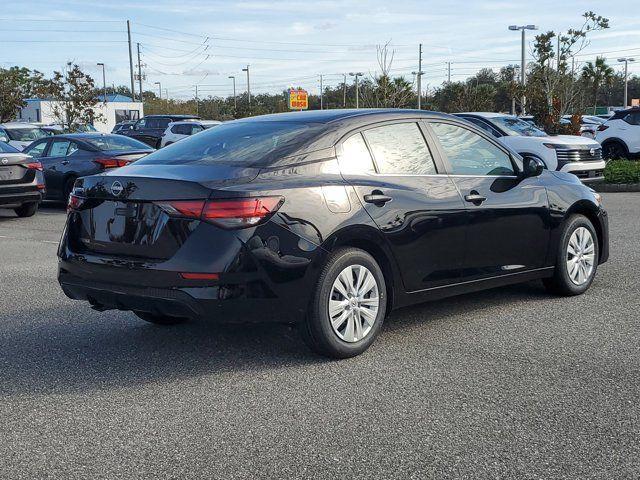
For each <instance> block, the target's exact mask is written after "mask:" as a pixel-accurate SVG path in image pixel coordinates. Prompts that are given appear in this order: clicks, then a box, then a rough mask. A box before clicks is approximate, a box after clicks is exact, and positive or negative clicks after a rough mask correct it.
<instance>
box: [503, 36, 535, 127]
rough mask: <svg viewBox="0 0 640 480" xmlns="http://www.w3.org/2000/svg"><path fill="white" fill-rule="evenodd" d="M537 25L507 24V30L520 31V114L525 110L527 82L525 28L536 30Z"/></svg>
mask: <svg viewBox="0 0 640 480" xmlns="http://www.w3.org/2000/svg"><path fill="white" fill-rule="evenodd" d="M537 29H538V27H537V26H535V25H509V30H512V31H517V30H521V31H522V52H521V53H522V55H521V65H520V83H521V84H522V113H521V114H522V115H524V114H525V112H526V104H527V97H526V95H525V93H524V86H525V84H526V83H527V64H526V58H525V48H526V40H525V30H537Z"/></svg>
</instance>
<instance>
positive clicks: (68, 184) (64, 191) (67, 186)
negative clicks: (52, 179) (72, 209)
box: [62, 177, 76, 203]
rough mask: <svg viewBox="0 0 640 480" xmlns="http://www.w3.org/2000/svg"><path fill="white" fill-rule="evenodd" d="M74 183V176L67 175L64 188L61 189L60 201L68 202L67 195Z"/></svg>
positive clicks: (69, 193)
mask: <svg viewBox="0 0 640 480" xmlns="http://www.w3.org/2000/svg"><path fill="white" fill-rule="evenodd" d="M75 183H76V177H69V178H67V179H66V180H65V181H64V188H63V189H62V201H63V202H65V203H68V202H69V196H70V195H71V191H72V190H73V185H74V184H75Z"/></svg>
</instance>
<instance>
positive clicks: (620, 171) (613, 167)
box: [604, 160, 640, 183]
mask: <svg viewBox="0 0 640 480" xmlns="http://www.w3.org/2000/svg"><path fill="white" fill-rule="evenodd" d="M604 180H605V182H607V183H640V162H638V161H633V160H611V161H609V162H607V166H606V168H605V169H604Z"/></svg>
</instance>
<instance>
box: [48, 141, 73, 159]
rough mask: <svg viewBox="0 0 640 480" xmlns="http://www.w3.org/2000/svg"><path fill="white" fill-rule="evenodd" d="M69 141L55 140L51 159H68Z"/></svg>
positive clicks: (50, 152)
mask: <svg viewBox="0 0 640 480" xmlns="http://www.w3.org/2000/svg"><path fill="white" fill-rule="evenodd" d="M70 143H71V142H69V140H54V141H53V142H52V143H51V149H50V150H49V156H50V157H66V156H67V151H68V150H69V145H70Z"/></svg>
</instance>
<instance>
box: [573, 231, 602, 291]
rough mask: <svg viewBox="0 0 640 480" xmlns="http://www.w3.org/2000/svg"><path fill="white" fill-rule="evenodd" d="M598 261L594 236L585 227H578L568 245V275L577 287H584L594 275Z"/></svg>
mask: <svg viewBox="0 0 640 480" xmlns="http://www.w3.org/2000/svg"><path fill="white" fill-rule="evenodd" d="M595 261H596V254H595V244H594V241H593V235H592V234H591V232H590V231H589V230H588V229H587V228H585V227H578V228H576V229H575V230H574V232H573V233H572V234H571V238H569V245H567V273H568V274H569V278H570V279H571V281H572V282H573V283H575V284H576V285H584V284H585V283H586V282H587V281H588V280H589V279H590V278H591V274H592V273H593V268H594V265H595Z"/></svg>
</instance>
